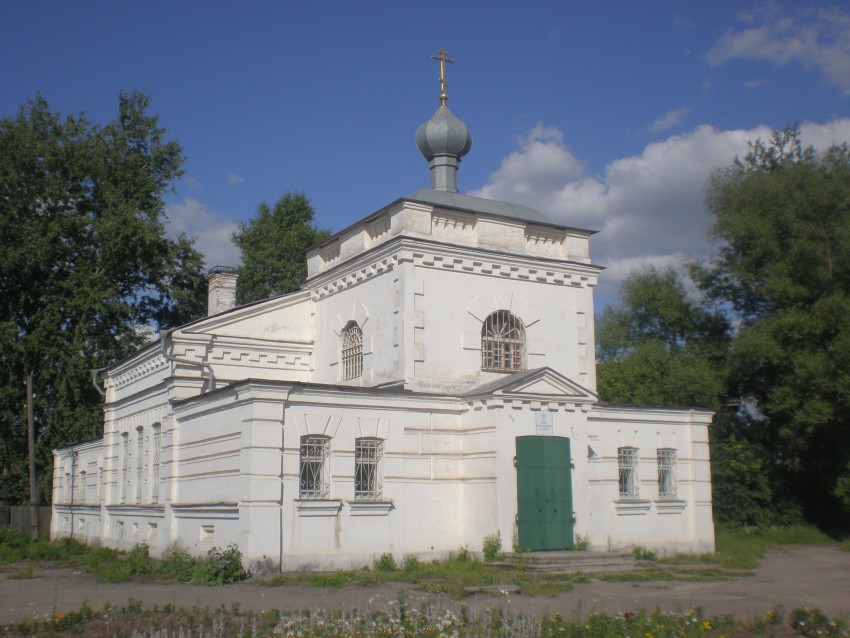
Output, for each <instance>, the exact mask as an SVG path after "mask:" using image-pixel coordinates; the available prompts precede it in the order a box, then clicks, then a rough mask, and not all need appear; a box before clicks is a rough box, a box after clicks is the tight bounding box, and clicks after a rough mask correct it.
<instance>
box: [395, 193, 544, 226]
mask: <svg viewBox="0 0 850 638" xmlns="http://www.w3.org/2000/svg"><path fill="white" fill-rule="evenodd" d="M404 199H406V200H411V201H415V202H421V203H423V204H431V205H432V206H442V207H443V208H453V209H455V210H462V211H467V212H470V213H484V214H485V215H493V216H496V217H507V218H508V219H517V220H520V221H524V222H531V223H534V224H546V225H548V226H560V224H556V223H555V222H553V221H552V220H551V219H549V218H548V217H546V215H544V214H543V213H541V212H539V211H536V210H534V209H533V208H529V207H528V206H522V205H520V204H511V203H510V202H502V201H498V200H495V199H484V198H483V197H472V196H471V195H461V194H460V193H451V192H448V191H438V190H434V189H433V188H420V189H419V190H418V191H416V192H415V193H413V194H412V195H410V196H408V197H405V198H404Z"/></svg>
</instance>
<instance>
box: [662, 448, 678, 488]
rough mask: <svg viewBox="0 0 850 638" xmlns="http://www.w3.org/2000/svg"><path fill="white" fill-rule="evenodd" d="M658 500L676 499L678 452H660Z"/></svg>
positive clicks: (668, 450)
mask: <svg viewBox="0 0 850 638" xmlns="http://www.w3.org/2000/svg"><path fill="white" fill-rule="evenodd" d="M658 498H676V450H672V449H669V448H663V449H660V450H658Z"/></svg>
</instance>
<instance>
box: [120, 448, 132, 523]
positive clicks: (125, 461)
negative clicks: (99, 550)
mask: <svg viewBox="0 0 850 638" xmlns="http://www.w3.org/2000/svg"><path fill="white" fill-rule="evenodd" d="M129 466H130V435H129V434H128V433H127V432H122V433H121V502H122V503H126V502H127V482H128V481H129V480H130V477H129V476H128V473H129V471H128V468H129ZM122 529H123V528H122Z"/></svg>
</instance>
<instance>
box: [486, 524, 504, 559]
mask: <svg viewBox="0 0 850 638" xmlns="http://www.w3.org/2000/svg"><path fill="white" fill-rule="evenodd" d="M482 551H483V552H484V560H486V561H488V562H491V563H492V562H493V561H497V560H500V559H501V558H502V533H501V532H499V531H497V532H496V533H495V534H489V535H487V536H485V537H484V543H483V546H482Z"/></svg>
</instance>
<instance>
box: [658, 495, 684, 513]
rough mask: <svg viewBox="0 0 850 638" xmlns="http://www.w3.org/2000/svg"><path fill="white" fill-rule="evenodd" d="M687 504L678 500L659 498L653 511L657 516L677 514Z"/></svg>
mask: <svg viewBox="0 0 850 638" xmlns="http://www.w3.org/2000/svg"><path fill="white" fill-rule="evenodd" d="M687 504H688V502H687V501H684V500H682V499H680V498H660V499H658V500H657V501H655V509H656V511H657V512H658V513H659V514H679V513H681V512H683V511H684V510H685V507H686V506H687Z"/></svg>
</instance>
